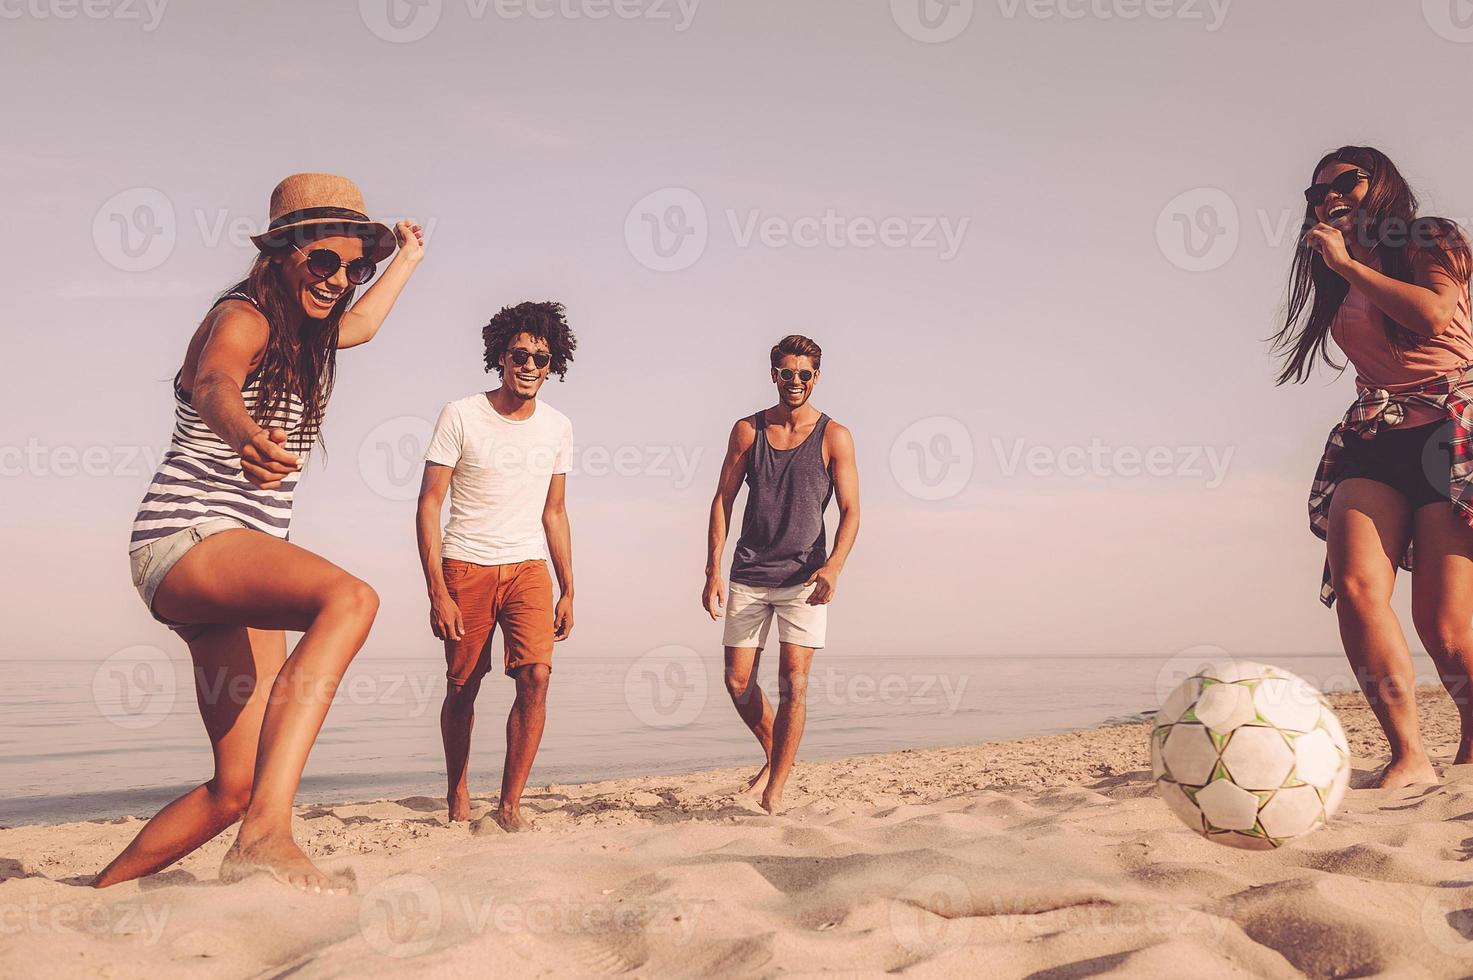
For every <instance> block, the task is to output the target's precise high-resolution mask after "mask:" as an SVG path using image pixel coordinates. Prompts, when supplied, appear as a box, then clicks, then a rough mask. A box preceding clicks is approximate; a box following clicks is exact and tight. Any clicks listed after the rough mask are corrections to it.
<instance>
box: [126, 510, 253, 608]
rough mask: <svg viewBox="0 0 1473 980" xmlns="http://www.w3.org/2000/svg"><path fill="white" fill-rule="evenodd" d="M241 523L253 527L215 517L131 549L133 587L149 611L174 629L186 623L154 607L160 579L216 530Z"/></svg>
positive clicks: (229, 528) (232, 519) (129, 561)
mask: <svg viewBox="0 0 1473 980" xmlns="http://www.w3.org/2000/svg"><path fill="white" fill-rule="evenodd" d="M241 527H243V528H247V529H249V528H250V525H249V524H246V523H245V522H244V521H238V520H236V519H235V518H233V517H212V518H210V519H209V520H206V521H201V522H200V523H198V524H195V525H193V526H191V527H184V528H180V529H179V530H177V531H175V532H174V533H173V534H170V535H167V536H165V537H162V538H154V539H153V540H152V541H150V542H148V543H147V544H145V545H141V546H140V547H138V548H135V549H133V550H132V551H130V552H128V564H129V565H131V566H132V570H133V587H134V588H135V589H137V590H138V594H139V596H141V597H142V598H143V604H144V605H145V606H147V607H148V612H149V614H150V615H151V616H153V618H154V619H156V620H158V621H159V622H161V623H163V624H164V625H165V626H167V627H169V629H171V630H176V629H179V628H181V627H182V626H184V625H186V624H184V623H175V622H171V621H169V620H167V619H165V618H164V617H162V616H160V615H159V614H158V613H156V612H154V611H153V597H154V594H155V593H156V592H158V590H159V585H160V583H162V582H163V581H164V576H165V575H168V574H169V571H170V570H171V569H173V567H174V566H175V565H176V564H178V562H179V559H181V558H183V557H184V553H185V552H187V551H188V550H189V549H190V548H193V547H194V546H195V545H197V544H199V543H200V542H201V541H203V540H204V539H205V538H208V537H209V536H210V535H212V534H219V533H220V532H221V531H233V530H235V529H236V528H241Z"/></svg>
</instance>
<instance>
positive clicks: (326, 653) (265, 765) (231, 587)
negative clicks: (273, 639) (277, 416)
mask: <svg viewBox="0 0 1473 980" xmlns="http://www.w3.org/2000/svg"><path fill="white" fill-rule="evenodd" d="M154 609H155V610H156V611H157V612H158V613H159V614H160V615H161V616H163V617H164V618H166V619H171V620H173V621H175V622H180V623H209V624H217V623H220V624H232V625H238V626H252V627H256V628H258V629H273V630H294V631H300V632H301V633H302V634H303V636H302V638H301V640H299V641H298V642H297V645H296V648H295V649H294V650H293V651H292V653H291V656H289V657H287V658H286V662H285V663H284V664H283V665H282V667H281V670H280V671H279V672H278V673H277V675H276V679H275V681H274V682H273V684H272V689H271V692H270V695H269V698H268V703H267V705H266V710H265V713H264V715H263V717H262V719H261V737H260V742H259V745H258V748H257V752H256V767H255V776H254V781H253V784H252V790H251V799H250V803H249V804H248V805H247V806H246V809H245V813H244V814H243V816H242V819H241V825H240V834H239V836H237V838H236V841H235V845H234V846H233V847H232V848H231V849H230V853H229V854H227V855H226V857H225V862H224V863H223V864H222V865H221V867H220V876H221V878H222V879H223V880H226V881H234V880H237V879H238V878H240V877H243V876H244V875H246V874H249V873H252V872H254V871H266V872H269V873H270V874H272V875H274V876H275V877H277V878H278V879H280V880H282V881H286V882H289V883H290V884H293V885H295V886H297V887H298V888H302V889H304V890H307V891H326V890H333V883H332V881H330V879H329V878H328V876H327V875H324V874H323V873H322V872H321V871H319V870H318V869H317V868H316V866H315V865H313V864H312V862H311V861H309V860H308V859H307V856H306V855H305V854H303V853H302V851H301V849H300V848H299V847H298V846H297V844H296V842H295V841H294V840H293V839H292V833H291V813H292V801H293V799H294V797H295V796H296V792H297V784H298V783H299V782H300V781H301V778H302V769H303V768H304V767H305V766H306V764H307V754H308V753H309V752H310V751H311V750H312V743H313V742H314V741H315V740H316V738H317V733H318V732H319V731H320V730H321V728H322V722H323V719H324V718H326V717H327V709H328V708H329V707H330V706H331V704H332V698H333V695H334V693H335V692H336V691H337V686H338V683H339V682H340V681H341V680H342V677H343V673H344V672H345V671H346V670H347V669H348V664H349V663H351V662H352V660H353V657H354V655H356V654H357V652H358V650H359V648H360V647H361V646H362V645H363V642H364V640H366V639H367V638H368V631H369V628H370V627H371V626H372V625H373V619H374V616H375V614H376V613H377V612H378V596H377V595H376V594H375V593H374V591H373V589H371V588H369V586H368V585H367V584H366V583H364V582H362V581H361V580H359V579H357V578H354V577H353V576H352V575H349V574H348V573H347V572H345V571H343V570H342V569H341V568H338V567H337V566H336V565H334V564H332V563H331V562H329V561H327V560H326V559H324V558H321V557H319V556H317V555H314V554H313V553H312V552H310V551H306V550H304V549H302V548H298V547H297V546H296V545H293V544H289V543H287V542H285V541H282V540H280V539H278V538H274V537H272V536H270V535H267V534H262V533H260V532H259V531H248V530H239V531H224V532H221V533H219V534H215V535H213V536H211V537H208V538H206V539H205V540H203V541H201V542H200V543H199V544H197V545H195V546H194V547H193V548H191V549H190V550H189V552H188V553H187V554H186V555H185V556H184V557H183V558H182V559H180V561H179V563H178V564H177V565H175V566H174V568H173V569H172V570H170V572H169V574H168V575H167V576H166V577H165V578H164V581H163V583H162V584H161V585H160V586H159V589H158V592H157V593H156V595H155V598H154Z"/></svg>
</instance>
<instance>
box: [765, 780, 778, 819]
mask: <svg viewBox="0 0 1473 980" xmlns="http://www.w3.org/2000/svg"><path fill="white" fill-rule="evenodd" d="M762 809H764V810H766V811H767V813H768V815H769V816H774V817H775V816H777V815H778V814H779V813H781V812H782V809H783V794H782V790H778V791H777V792H776V793H774V792H773V791H772V787H770V786H769V787H768V788H767V789H766V790H765V791H764V792H763V793H762Z"/></svg>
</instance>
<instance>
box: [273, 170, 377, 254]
mask: <svg viewBox="0 0 1473 980" xmlns="http://www.w3.org/2000/svg"><path fill="white" fill-rule="evenodd" d="M365 210H366V209H365V208H364V205H363V195H362V194H360V193H359V192H358V185H357V184H355V183H353V182H352V181H351V180H349V179H348V178H346V177H338V176H336V175H334V174H292V175H291V176H290V177H288V178H286V179H285V180H283V181H282V182H281V183H279V184H277V185H276V190H274V191H272V192H271V224H270V225H269V226H268V227H267V229H266V230H265V231H264V232H262V233H261V234H259V235H252V236H251V241H252V242H254V243H255V246H256V247H257V248H259V249H260V250H261V251H263V252H265V251H270V250H273V249H277V248H282V247H284V246H287V245H290V244H292V243H293V242H295V241H297V240H299V239H300V237H301V233H300V231H299V229H304V228H319V226H322V227H320V230H318V232H317V234H318V235H319V236H326V235H331V234H334V233H336V234H341V235H357V236H359V237H360V238H362V239H363V254H364V255H365V256H367V257H368V258H369V259H371V260H373V261H374V262H382V261H383V260H384V259H386V258H388V256H390V255H392V254H393V252H394V248H395V246H396V244H397V241H396V239H395V238H394V232H393V230H392V229H390V228H389V227H388V226H387V225H382V224H379V223H378V222H377V221H370V220H369V218H368V215H367V214H365V213H364V211H365ZM294 232H296V234H293V233H294Z"/></svg>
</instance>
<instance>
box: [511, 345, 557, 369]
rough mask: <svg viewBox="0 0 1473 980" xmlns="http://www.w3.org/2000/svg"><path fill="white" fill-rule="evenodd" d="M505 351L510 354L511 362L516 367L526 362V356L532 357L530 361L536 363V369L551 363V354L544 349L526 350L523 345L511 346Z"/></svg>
mask: <svg viewBox="0 0 1473 980" xmlns="http://www.w3.org/2000/svg"><path fill="white" fill-rule="evenodd" d="M507 353H508V354H510V355H511V362H512V363H513V364H515V365H516V366H517V367H521V366H522V365H523V364H526V363H527V358H529V357H530V358H531V359H532V363H533V364H535V365H537V370H539V371H541V370H542V369H543V368H545V367H547V366H548V365H549V364H551V363H552V355H551V354H549V353H548V352H547V351H545V350H539V351H535V352H534V351H529V350H527V349H526V348H525V347H513V348H512V349H511V350H509V351H507Z"/></svg>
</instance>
